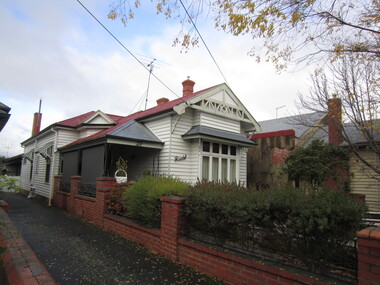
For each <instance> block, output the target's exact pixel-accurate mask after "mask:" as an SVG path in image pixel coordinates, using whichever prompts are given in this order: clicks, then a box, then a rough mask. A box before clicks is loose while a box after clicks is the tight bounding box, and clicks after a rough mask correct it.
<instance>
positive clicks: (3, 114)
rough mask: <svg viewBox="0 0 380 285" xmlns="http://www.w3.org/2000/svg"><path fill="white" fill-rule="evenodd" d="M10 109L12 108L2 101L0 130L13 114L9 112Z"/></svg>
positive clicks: (0, 105) (0, 106)
mask: <svg viewBox="0 0 380 285" xmlns="http://www.w3.org/2000/svg"><path fill="white" fill-rule="evenodd" d="M10 110H11V108H9V107H8V106H7V105H5V104H3V103H1V102H0V132H1V130H2V129H3V128H4V126H5V125H6V124H7V122H8V120H9V117H10V116H11V114H9V111H10Z"/></svg>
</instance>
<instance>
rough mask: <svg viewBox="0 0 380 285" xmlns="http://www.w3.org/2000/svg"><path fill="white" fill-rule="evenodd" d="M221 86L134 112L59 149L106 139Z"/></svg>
mask: <svg viewBox="0 0 380 285" xmlns="http://www.w3.org/2000/svg"><path fill="white" fill-rule="evenodd" d="M220 85H222V84H219V85H215V86H212V87H209V88H206V89H203V90H200V91H197V92H194V93H192V94H190V95H187V96H186V97H179V98H177V99H174V100H172V101H168V102H165V103H162V104H160V105H157V106H155V107H152V108H150V109H147V110H145V111H139V112H136V113H133V114H131V115H129V116H126V117H123V118H121V119H120V120H118V121H117V122H116V126H113V127H110V128H108V129H105V130H102V131H100V132H98V133H95V134H93V135H91V136H88V137H85V138H81V139H79V140H76V141H74V142H72V143H70V144H68V145H66V146H64V147H62V148H61V149H64V148H66V147H71V146H73V145H75V144H80V143H84V142H88V141H93V140H97V139H100V138H104V137H106V136H107V135H112V133H113V131H115V130H116V129H118V128H119V127H120V126H122V125H124V124H126V123H128V122H130V121H131V120H141V119H147V118H150V117H152V116H157V115H160V114H163V113H166V112H170V111H172V110H173V108H174V107H175V106H177V105H179V104H181V103H184V104H187V101H188V100H189V99H191V98H194V97H196V96H198V95H200V94H202V93H204V92H206V91H208V90H211V89H214V88H216V87H218V86H220Z"/></svg>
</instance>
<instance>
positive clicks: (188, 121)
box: [170, 109, 199, 183]
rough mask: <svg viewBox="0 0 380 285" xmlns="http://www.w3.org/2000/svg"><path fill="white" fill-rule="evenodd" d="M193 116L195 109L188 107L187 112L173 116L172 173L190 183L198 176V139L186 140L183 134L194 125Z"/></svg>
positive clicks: (171, 142)
mask: <svg viewBox="0 0 380 285" xmlns="http://www.w3.org/2000/svg"><path fill="white" fill-rule="evenodd" d="M193 116H194V112H193V110H191V109H186V112H185V114H183V115H181V116H179V115H174V116H172V118H171V135H172V137H171V141H170V147H171V151H170V153H171V155H170V162H171V167H170V173H171V174H172V175H173V176H175V177H180V178H181V179H182V180H184V181H186V182H190V183H195V182H196V181H197V177H198V167H199V166H198V156H199V155H198V140H184V139H183V138H182V135H183V134H185V133H186V132H187V131H188V130H190V128H191V127H192V126H193ZM184 156H186V158H185V159H183V157H184ZM176 157H177V158H178V160H176Z"/></svg>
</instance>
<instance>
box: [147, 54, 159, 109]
mask: <svg viewBox="0 0 380 285" xmlns="http://www.w3.org/2000/svg"><path fill="white" fill-rule="evenodd" d="M155 60H156V59H155V58H154V59H153V60H152V61H151V62H150V63H149V64H148V67H149V76H148V87H147V89H146V99H145V110H146V106H147V104H148V95H149V85H150V76H151V75H152V71H153V67H154V65H153V64H154V62H155Z"/></svg>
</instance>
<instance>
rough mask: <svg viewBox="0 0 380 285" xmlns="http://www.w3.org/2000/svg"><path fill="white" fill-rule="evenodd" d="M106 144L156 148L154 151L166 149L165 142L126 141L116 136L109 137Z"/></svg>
mask: <svg viewBox="0 0 380 285" xmlns="http://www.w3.org/2000/svg"><path fill="white" fill-rule="evenodd" d="M106 142H107V143H109V144H119V145H128V146H135V147H143V148H154V149H163V148H164V143H163V142H161V143H160V142H149V141H143V140H126V139H121V138H118V137H114V136H107V139H106Z"/></svg>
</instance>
